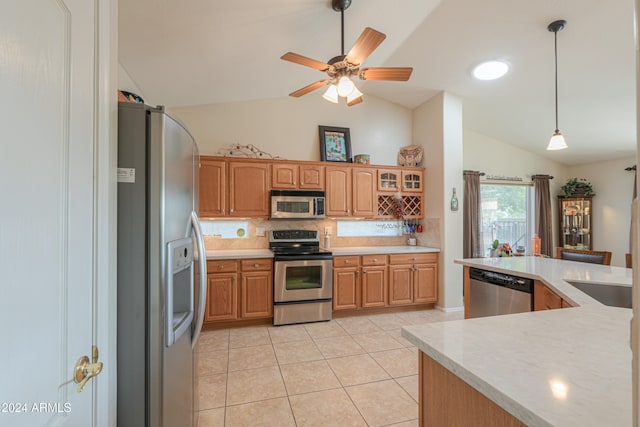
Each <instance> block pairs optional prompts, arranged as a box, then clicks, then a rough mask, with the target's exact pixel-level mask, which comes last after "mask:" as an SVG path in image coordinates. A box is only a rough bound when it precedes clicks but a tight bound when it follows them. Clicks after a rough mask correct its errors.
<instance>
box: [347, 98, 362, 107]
mask: <svg viewBox="0 0 640 427" xmlns="http://www.w3.org/2000/svg"><path fill="white" fill-rule="evenodd" d="M362 101H364V100H363V99H362V96H359V97H357V98H356V99H354V100H353V101H351V102H347V107H353V106H354V105H358V104H360V103H361V102H362Z"/></svg>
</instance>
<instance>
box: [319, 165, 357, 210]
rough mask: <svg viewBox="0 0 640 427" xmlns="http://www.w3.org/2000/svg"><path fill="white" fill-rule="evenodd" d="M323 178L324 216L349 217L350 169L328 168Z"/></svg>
mask: <svg viewBox="0 0 640 427" xmlns="http://www.w3.org/2000/svg"><path fill="white" fill-rule="evenodd" d="M325 176H326V178H325V182H326V195H325V196H326V200H325V213H326V215H327V216H328V217H340V216H349V215H351V200H352V199H351V197H352V195H351V190H352V188H351V186H352V184H351V167H335V166H328V167H327V168H326V171H325Z"/></svg>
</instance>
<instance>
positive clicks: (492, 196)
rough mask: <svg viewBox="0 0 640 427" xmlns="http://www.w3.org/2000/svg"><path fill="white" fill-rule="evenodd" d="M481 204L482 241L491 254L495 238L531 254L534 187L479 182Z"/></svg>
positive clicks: (515, 249) (488, 253)
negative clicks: (522, 248)
mask: <svg viewBox="0 0 640 427" xmlns="http://www.w3.org/2000/svg"><path fill="white" fill-rule="evenodd" d="M480 201H481V205H482V239H483V241H482V244H483V248H484V249H485V256H489V255H490V251H491V246H492V244H493V241H494V240H496V239H497V240H498V241H499V242H500V243H509V245H510V246H511V249H513V251H514V252H515V251H517V249H518V247H521V246H522V247H524V248H525V253H527V254H529V253H531V248H530V247H529V246H530V242H531V237H532V236H533V227H534V221H535V219H534V214H533V212H534V210H533V187H532V186H530V185H512V184H483V183H481V184H480Z"/></svg>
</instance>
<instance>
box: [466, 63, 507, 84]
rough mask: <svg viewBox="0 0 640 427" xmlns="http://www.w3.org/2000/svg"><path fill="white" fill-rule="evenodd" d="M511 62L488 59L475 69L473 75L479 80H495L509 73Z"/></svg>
mask: <svg viewBox="0 0 640 427" xmlns="http://www.w3.org/2000/svg"><path fill="white" fill-rule="evenodd" d="M507 71H509V64H507V63H506V62H502V61H487V62H483V63H482V64H480V65H477V66H476V68H474V69H473V77H475V78H476V79H478V80H495V79H499V78H500V77H502V76H504V75H505V74H507Z"/></svg>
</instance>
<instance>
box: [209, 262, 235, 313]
mask: <svg viewBox="0 0 640 427" xmlns="http://www.w3.org/2000/svg"><path fill="white" fill-rule="evenodd" d="M237 318H238V261H235V260H221V261H207V304H206V308H205V315H204V321H205V322H212V321H217V320H235V319H237Z"/></svg>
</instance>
